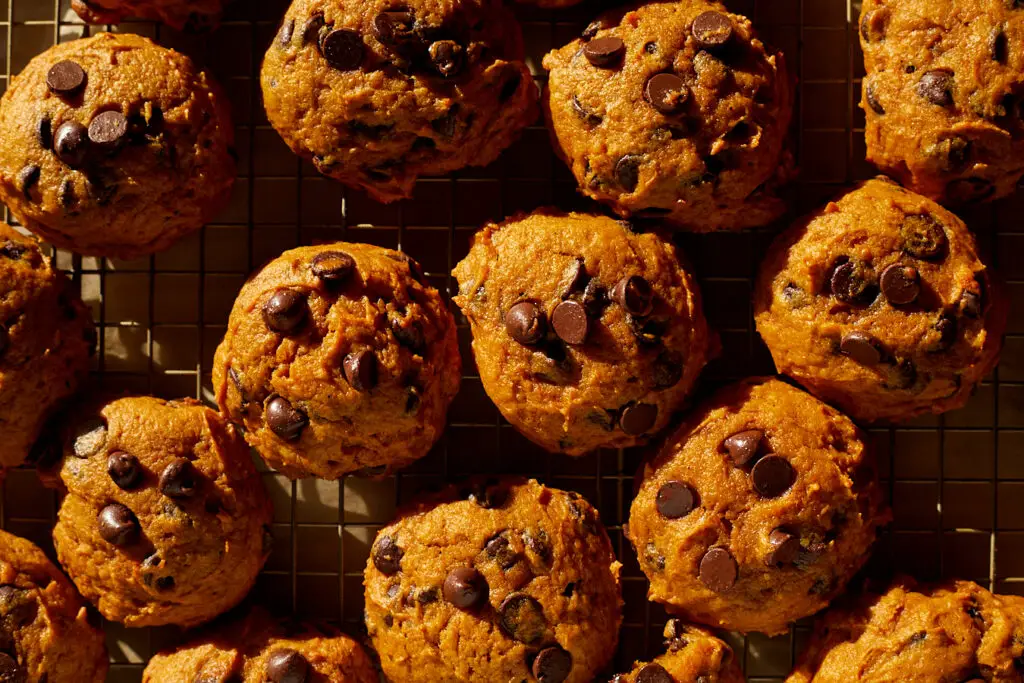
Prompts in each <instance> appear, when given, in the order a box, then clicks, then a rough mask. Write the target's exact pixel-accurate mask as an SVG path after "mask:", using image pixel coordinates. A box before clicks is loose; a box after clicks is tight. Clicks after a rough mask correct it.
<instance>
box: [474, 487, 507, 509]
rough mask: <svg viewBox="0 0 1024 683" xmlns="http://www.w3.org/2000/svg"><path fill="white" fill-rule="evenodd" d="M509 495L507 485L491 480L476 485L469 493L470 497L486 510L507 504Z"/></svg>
mask: <svg viewBox="0 0 1024 683" xmlns="http://www.w3.org/2000/svg"><path fill="white" fill-rule="evenodd" d="M508 496H509V490H508V487H507V486H504V485H502V484H498V483H494V482H489V483H486V484H484V485H482V486H478V487H476V488H475V489H474V490H473V491H472V492H471V493H470V494H469V499H470V500H472V501H473V502H474V503H476V504H477V505H479V506H480V507H482V508H484V509H485V510H496V509H498V508H501V507H504V506H505V503H507V502H508Z"/></svg>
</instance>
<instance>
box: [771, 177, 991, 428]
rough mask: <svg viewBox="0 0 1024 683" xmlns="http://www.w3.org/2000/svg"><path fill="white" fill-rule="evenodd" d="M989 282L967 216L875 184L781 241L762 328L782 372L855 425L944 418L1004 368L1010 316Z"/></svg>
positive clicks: (860, 189)
mask: <svg viewBox="0 0 1024 683" xmlns="http://www.w3.org/2000/svg"><path fill="white" fill-rule="evenodd" d="M993 277H994V276H993V273H992V272H991V271H990V270H989V269H988V268H986V266H985V264H984V263H983V262H982V261H981V260H980V258H979V256H978V251H977V248H976V246H975V242H974V236H973V235H972V234H971V233H970V232H969V231H968V229H967V227H966V226H965V225H964V223H963V222H962V221H961V220H960V219H959V218H957V217H956V216H954V215H953V214H952V213H950V212H949V211H946V210H945V209H943V208H942V207H940V206H939V205H938V204H936V203H934V202H932V201H931V200H928V199H926V198H924V197H922V196H920V195H917V194H914V193H912V192H908V191H906V190H904V189H902V188H901V187H899V186H898V185H896V184H894V183H891V182H887V181H886V180H871V181H868V182H867V183H864V184H863V185H860V186H859V187H858V188H856V189H855V190H853V191H852V192H850V193H848V194H846V195H844V196H843V197H842V198H840V199H838V200H837V201H835V202H830V203H829V204H828V205H827V206H826V207H825V208H824V209H822V210H821V211H819V212H817V213H815V214H813V215H811V216H810V217H809V218H806V219H804V220H801V221H800V222H798V223H797V224H796V225H794V226H793V227H792V228H790V229H789V230H788V231H787V232H785V233H783V234H782V235H780V236H779V237H778V238H777V239H776V241H775V243H774V244H773V245H772V247H771V249H770V250H769V252H768V255H767V257H766V259H765V261H764V263H763V264H762V266H761V272H760V275H759V277H758V282H757V286H756V292H755V319H756V321H757V331H758V332H759V333H760V334H761V337H762V338H763V339H764V341H765V343H766V344H767V345H768V348H769V349H771V353H772V357H773V358H774V359H775V366H776V367H777V368H778V370H779V372H783V373H785V374H787V375H790V376H791V377H793V378H794V379H796V380H797V381H798V382H800V383H801V384H803V385H804V386H805V387H807V388H808V389H809V390H810V391H811V392H812V393H814V394H815V395H817V396H818V397H819V398H821V399H822V400H824V401H827V402H829V403H832V404H834V405H836V406H838V407H839V408H840V409H841V410H843V411H844V412H845V413H847V414H848V415H850V416H851V417H853V418H854V419H856V420H863V421H866V422H874V421H879V420H886V421H899V420H906V419H909V418H911V417H914V416H915V415H919V414H922V413H928V412H932V413H941V412H944V411H947V410H951V409H953V408H959V407H960V406H962V405H964V403H966V402H967V399H968V398H969V397H970V395H971V393H972V392H973V391H974V388H975V387H976V386H977V384H978V383H979V382H980V381H981V380H982V379H983V378H984V377H985V376H986V375H988V374H989V372H991V371H992V369H993V368H994V367H995V365H996V362H997V361H998V359H999V350H1000V347H1001V346H1002V336H1003V331H1004V330H1005V327H1006V315H1007V307H1006V303H1005V301H1004V299H1003V297H1002V296H1001V295H1000V291H999V289H998V288H997V287H996V283H995V282H994V281H993Z"/></svg>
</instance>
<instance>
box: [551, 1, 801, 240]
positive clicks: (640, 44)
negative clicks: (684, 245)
mask: <svg viewBox="0 0 1024 683" xmlns="http://www.w3.org/2000/svg"><path fill="white" fill-rule="evenodd" d="M544 68H546V69H547V70H548V71H549V72H550V74H549V79H548V87H547V89H546V91H545V93H544V106H545V114H546V115H547V117H548V122H549V128H550V131H551V134H552V141H553V143H554V146H555V148H556V151H560V154H561V156H562V158H563V159H564V160H565V161H566V163H568V165H569V167H570V169H571V170H572V173H573V175H575V176H576V181H577V183H579V186H580V191H581V192H582V193H583V194H585V195H587V196H588V197H591V198H593V199H596V200H598V201H601V202H604V203H606V204H609V205H610V206H611V207H612V208H613V209H614V210H615V211H616V212H618V213H619V214H621V215H623V216H627V217H628V216H633V215H636V216H646V217H656V218H659V219H662V220H666V221H670V222H671V223H673V224H676V225H678V226H680V227H682V228H685V229H689V230H696V231H708V230H726V229H740V228H749V227H754V226H758V225H764V224H766V223H769V222H771V221H772V220H773V219H775V218H777V217H778V216H779V215H781V214H782V212H783V211H784V210H785V206H784V204H783V202H782V201H781V200H780V199H778V198H777V197H776V196H775V190H776V189H777V187H778V186H780V185H781V184H783V183H784V182H785V181H786V180H787V179H788V177H789V176H790V175H791V174H792V159H791V157H790V154H789V152H788V151H786V149H785V139H786V136H787V129H788V128H789V122H790V119H791V117H792V109H793V103H792V97H793V95H792V83H791V79H790V76H789V74H788V73H787V72H786V66H785V61H784V59H783V56H782V54H781V53H779V52H774V51H772V50H771V48H769V47H767V46H765V45H764V43H762V42H761V40H760V39H758V38H757V36H756V35H755V33H754V30H753V27H752V26H751V23H750V21H749V20H748V19H747V18H746V17H743V16H740V15H738V14H731V13H729V12H727V11H726V9H725V7H723V6H722V5H721V4H720V3H717V2H707V1H706V0H681V1H677V2H651V3H648V4H645V5H641V6H638V7H635V8H632V9H627V10H618V11H613V12H611V13H608V14H605V15H602V16H601V17H600V18H599V19H598V20H597V21H595V22H593V23H592V24H591V25H590V26H589V27H588V28H587V30H586V31H585V32H584V34H583V37H581V38H579V39H577V40H574V41H573V42H571V43H569V44H568V45H566V46H564V47H562V48H560V49H557V50H554V51H552V52H550V53H548V55H547V56H546V57H545V58H544Z"/></svg>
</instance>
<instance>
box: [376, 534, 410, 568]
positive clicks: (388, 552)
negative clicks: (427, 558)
mask: <svg viewBox="0 0 1024 683" xmlns="http://www.w3.org/2000/svg"><path fill="white" fill-rule="evenodd" d="M404 555H405V551H404V550H402V549H401V548H400V547H398V543H396V542H395V539H393V538H391V537H390V536H381V537H380V538H379V539H378V540H377V544H376V545H375V546H374V548H373V566H374V567H376V568H377V571H379V572H380V573H381V574H384V575H386V576H391V575H392V574H397V573H398V572H400V571H401V570H402V557H403V556H404Z"/></svg>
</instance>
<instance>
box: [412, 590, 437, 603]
mask: <svg viewBox="0 0 1024 683" xmlns="http://www.w3.org/2000/svg"><path fill="white" fill-rule="evenodd" d="M440 599H441V590H440V589H439V588H438V587H437V586H431V587H430V588H423V589H421V590H419V591H416V602H418V603H420V604H421V605H432V604H434V603H435V602H437V601H438V600H440Z"/></svg>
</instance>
